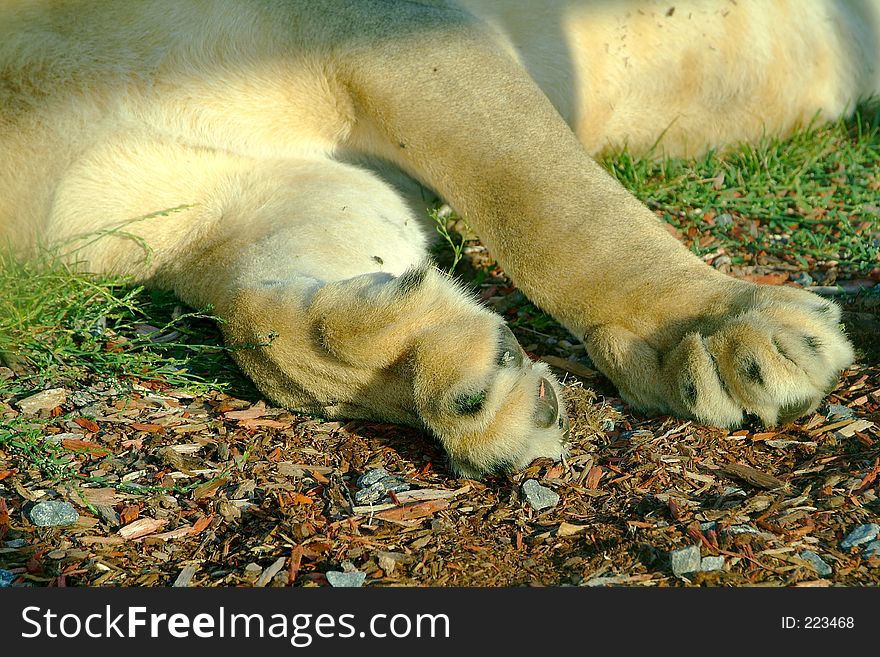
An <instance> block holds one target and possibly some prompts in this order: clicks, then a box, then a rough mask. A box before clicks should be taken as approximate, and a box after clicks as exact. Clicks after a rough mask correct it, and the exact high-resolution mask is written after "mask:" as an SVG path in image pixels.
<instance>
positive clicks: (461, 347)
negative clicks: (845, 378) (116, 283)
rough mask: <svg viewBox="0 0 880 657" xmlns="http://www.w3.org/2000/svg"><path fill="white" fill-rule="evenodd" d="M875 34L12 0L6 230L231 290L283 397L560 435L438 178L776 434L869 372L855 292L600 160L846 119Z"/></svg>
mask: <svg viewBox="0 0 880 657" xmlns="http://www.w3.org/2000/svg"><path fill="white" fill-rule="evenodd" d="M878 38H880V2H878V0H864V1H859V0H852V1H851V2H846V1H844V0H808V1H801V0H736V1H734V0H717V1H709V0H693V1H684V0H666V1H664V2H651V1H648V0H644V1H639V2H637V1H629V0H626V1H625V0H619V1H613V0H608V1H604V2H588V1H586V0H544V1H542V2H538V3H533V2H528V1H527V0H458V1H454V0H424V1H408V0H143V1H139V2H128V1H125V2H123V1H114V0H67V1H65V2H58V1H57V0H0V109H2V115H0V236H2V238H3V239H5V240H8V241H11V242H12V244H13V245H15V246H16V247H18V248H27V247H28V246H30V245H34V244H39V243H56V244H57V243H64V244H70V243H71V242H74V243H77V240H81V242H80V244H81V245H82V248H80V249H79V250H78V251H77V258H78V259H80V260H81V261H82V265H83V266H85V267H88V268H89V269H91V270H95V271H97V270H100V271H106V272H116V273H119V274H125V275H131V276H134V277H136V278H137V279H138V280H140V281H145V282H148V283H149V284H151V285H155V286H160V287H164V288H169V289H171V290H173V291H174V292H175V293H176V294H177V295H178V296H179V297H180V298H181V299H182V300H184V301H185V302H187V303H189V304H191V305H193V306H196V307H204V306H208V305H210V306H213V308H214V309H215V312H216V313H217V314H219V315H220V316H222V317H223V318H224V319H225V320H226V322H225V323H224V325H223V332H224V334H225V339H226V340H227V342H228V344H230V345H233V346H235V347H237V349H236V351H235V355H236V358H237V361H238V363H239V365H240V366H241V368H242V369H243V370H244V371H245V372H246V373H247V374H248V375H249V376H250V377H251V378H252V379H253V380H254V381H255V382H256V384H257V385H258V386H259V387H260V389H261V390H262V391H263V392H264V393H265V394H266V395H267V396H268V397H269V398H271V399H272V400H274V401H275V402H277V403H279V404H283V405H285V406H287V407H290V408H292V409H302V410H305V411H310V412H315V413H319V414H321V415H323V416H325V417H328V418H373V419H380V420H385V421H393V422H400V423H406V424H411V425H416V426H421V427H426V428H427V429H428V430H430V431H431V432H432V433H433V434H435V435H436V436H437V437H438V438H439V440H440V441H441V442H442V444H443V445H444V446H445V448H446V450H447V451H448V453H449V456H450V458H451V461H452V464H453V467H454V468H455V469H456V470H457V471H458V472H459V473H461V474H464V475H470V476H476V475H479V474H480V473H484V472H487V471H492V470H495V469H498V468H510V467H513V468H517V467H521V466H524V465H526V464H528V463H529V462H530V461H531V460H532V459H534V458H535V457H538V456H549V457H554V458H556V457H560V455H562V454H563V452H564V450H565V437H566V432H567V420H566V417H565V411H564V407H563V404H562V403H561V400H560V394H561V393H560V387H559V384H558V383H557V381H556V380H555V379H554V377H553V376H552V375H551V373H550V372H549V370H548V369H547V367H545V366H544V365H543V364H541V363H535V362H530V360H529V359H528V358H526V357H524V354H523V352H522V350H521V348H520V347H519V346H518V345H517V343H516V341H515V339H514V338H513V335H512V333H511V332H510V330H509V329H507V328H506V327H505V324H504V322H503V320H502V319H501V318H500V317H499V316H497V315H495V314H493V313H492V312H490V311H489V310H487V309H486V308H484V307H482V306H481V305H479V304H478V303H477V302H475V300H474V299H473V298H472V297H471V296H469V295H468V294H467V293H466V292H465V291H463V290H462V289H461V287H459V286H458V285H457V284H456V283H455V282H453V281H452V280H450V279H449V278H448V277H446V276H444V275H442V274H440V273H439V272H438V271H436V270H435V269H433V268H432V267H431V265H430V264H429V260H428V255H427V246H428V235H429V233H430V232H431V231H430V229H428V228H426V226H425V222H424V221H423V216H424V211H423V209H421V208H419V207H418V198H417V197H418V194H417V193H414V190H415V191H417V187H416V185H415V183H413V182H412V181H417V182H418V183H419V184H421V185H423V186H424V187H425V188H428V189H430V190H433V191H434V192H436V193H437V194H438V195H439V196H440V197H441V198H442V199H444V200H445V201H446V202H448V203H449V204H451V205H452V206H453V207H454V208H455V209H456V210H457V211H458V212H459V213H461V214H462V215H463V216H465V217H466V218H467V219H468V221H469V223H470V224H471V225H472V226H473V227H474V229H475V230H476V231H477V233H478V234H479V235H480V237H481V239H482V241H483V242H484V243H485V244H486V245H487V247H488V248H489V249H490V250H491V252H492V253H493V254H494V256H495V257H496V258H497V259H498V261H499V262H500V263H501V265H502V266H503V268H504V270H505V272H506V273H508V274H509V275H510V276H511V277H512V279H513V280H514V281H515V282H516V284H517V285H518V286H519V287H520V288H521V289H522V290H523V291H524V292H525V293H526V294H527V295H528V296H529V297H530V298H531V299H532V301H534V302H535V303H536V304H538V305H539V306H540V307H541V308H543V309H545V310H546V311H548V312H550V313H551V314H552V315H553V316H554V317H555V318H556V319H557V320H559V322H561V323H562V324H563V325H564V326H565V327H567V328H568V329H569V330H570V331H571V332H572V333H573V334H574V335H575V336H577V337H578V338H580V339H582V340H583V341H584V344H585V345H586V348H587V350H588V353H589V355H590V357H591V358H592V360H593V361H594V362H595V363H596V365H597V366H598V367H599V368H601V369H602V371H603V372H604V373H605V374H606V375H607V376H608V377H609V378H610V379H611V380H612V381H614V383H615V384H616V385H617V386H618V388H619V389H620V393H621V394H622V395H623V397H624V398H625V399H626V400H628V401H629V403H631V404H632V405H633V406H634V407H635V408H637V409H642V410H645V411H660V412H668V413H674V414H677V415H680V416H682V417H691V418H695V419H697V420H699V421H701V422H705V423H711V424H716V425H720V426H733V425H736V424H737V423H739V422H741V421H742V420H743V418H744V416H745V414H752V415H754V416H757V417H759V418H760V419H761V420H762V421H763V422H764V423H766V424H768V425H773V424H776V423H781V422H785V421H786V420H788V419H791V418H795V417H797V416H799V415H801V414H803V413H806V412H808V411H810V410H812V409H814V408H815V407H816V405H817V404H818V403H819V401H820V400H821V399H822V397H823V396H824V395H825V394H826V392H827V391H828V390H829V389H830V388H831V387H833V386H834V384H835V381H836V380H837V376H838V375H839V373H840V371H841V370H842V369H843V368H845V367H846V366H847V365H848V364H850V362H851V360H852V358H853V352H852V349H851V347H850V345H849V343H848V342H847V340H846V338H845V337H844V335H843V334H842V333H841V331H840V329H839V328H838V319H839V311H838V309H837V308H836V307H835V306H834V304H832V303H830V302H828V301H826V300H823V299H821V298H819V297H817V296H814V295H812V294H809V293H806V292H804V291H801V290H798V289H794V288H789V287H764V286H759V285H754V284H751V283H747V282H743V281H739V280H735V279H733V278H730V277H727V276H725V275H723V274H721V273H719V272H717V271H715V270H713V269H712V268H710V267H709V266H707V265H705V264H704V263H703V262H701V261H700V260H699V259H697V258H696V257H694V256H693V255H692V254H690V253H689V252H688V251H687V250H686V249H685V248H683V247H682V246H681V245H680V244H679V243H678V242H677V241H676V240H675V239H674V238H673V237H671V236H670V235H669V234H668V233H667V232H666V231H665V230H664V229H663V228H662V226H661V224H660V222H659V221H658V219H657V218H656V217H655V216H654V214H653V213H652V212H650V211H649V210H648V209H646V208H645V207H644V206H643V205H642V204H641V203H639V202H638V201H636V200H635V198H633V197H632V196H631V195H630V194H629V193H628V192H627V191H626V190H624V189H623V188H622V187H621V186H620V185H619V184H618V183H616V182H615V181H614V180H613V179H612V178H611V177H610V176H609V175H608V174H607V173H606V172H605V171H604V170H603V169H601V168H600V167H599V166H598V165H597V164H596V163H595V162H594V161H593V160H592V159H591V158H590V155H589V154H590V153H595V152H597V151H601V150H602V149H604V148H607V147H615V146H619V145H623V144H626V145H628V146H629V148H631V149H633V150H635V151H644V150H646V149H648V148H650V147H652V146H653V145H655V144H658V152H665V153H692V152H697V151H699V150H701V149H704V148H706V147H709V146H713V147H716V146H723V145H725V144H730V143H732V142H736V141H738V140H745V139H752V138H756V137H759V136H761V135H763V134H765V133H783V132H785V131H787V130H790V129H792V128H793V127H794V126H796V125H798V124H800V123H804V122H807V121H809V120H810V119H812V118H813V117H814V116H816V115H817V114H818V115H819V116H820V117H823V118H828V119H830V118H834V117H838V116H840V115H842V114H843V113H845V112H846V111H848V110H850V109H852V108H853V107H854V105H855V104H856V102H857V101H858V100H859V99H860V98H862V97H865V96H868V95H869V94H872V93H876V92H878V91H880V55H878V45H877V44H878ZM172 208H173V209H175V210H174V211H172V212H162V211H164V210H168V209H172ZM96 236H103V237H101V239H95V237H96ZM645 256H649V257H647V258H646V257H645ZM646 263H649V264H646Z"/></svg>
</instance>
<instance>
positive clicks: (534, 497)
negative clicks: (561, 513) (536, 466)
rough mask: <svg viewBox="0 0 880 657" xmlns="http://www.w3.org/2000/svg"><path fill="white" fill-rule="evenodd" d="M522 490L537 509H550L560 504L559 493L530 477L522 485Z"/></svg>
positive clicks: (527, 499) (530, 503)
mask: <svg viewBox="0 0 880 657" xmlns="http://www.w3.org/2000/svg"><path fill="white" fill-rule="evenodd" d="M522 492H523V495H525V498H526V501H527V502H528V503H529V505H530V506H531V507H532V508H533V509H534V510H535V511H541V510H543V509H550V508H552V507H554V506H556V505H557V504H559V495H557V494H556V493H555V492H553V491H552V490H550V489H549V488H547V487H546V486H542V485H541V484H539V483H538V482H537V481H535V480H534V479H529V480H527V481H526V482H525V483H523V485H522Z"/></svg>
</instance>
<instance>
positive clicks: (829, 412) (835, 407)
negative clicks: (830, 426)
mask: <svg viewBox="0 0 880 657" xmlns="http://www.w3.org/2000/svg"><path fill="white" fill-rule="evenodd" d="M855 416H856V413H855V411H854V410H853V409H851V408H850V407H849V406H842V405H840V404H828V408H826V409H825V417H826V418H828V419H829V420H848V419H850V418H851V417H855Z"/></svg>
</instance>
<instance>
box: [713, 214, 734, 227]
mask: <svg viewBox="0 0 880 657" xmlns="http://www.w3.org/2000/svg"><path fill="white" fill-rule="evenodd" d="M732 223H733V217H732V216H731V215H729V214H727V213H726V212H725V213H724V214H719V215H718V216H717V217H715V225H716V226H730V225H731V224H732Z"/></svg>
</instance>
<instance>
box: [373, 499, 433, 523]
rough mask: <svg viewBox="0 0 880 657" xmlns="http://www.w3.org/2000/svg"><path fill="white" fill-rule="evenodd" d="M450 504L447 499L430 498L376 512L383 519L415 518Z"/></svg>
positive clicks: (376, 515)
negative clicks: (425, 500)
mask: <svg viewBox="0 0 880 657" xmlns="http://www.w3.org/2000/svg"><path fill="white" fill-rule="evenodd" d="M448 506H449V502H447V501H446V500H429V501H427V502H419V503H418V504H409V505H407V506H401V507H397V508H394V509H388V510H386V511H380V512H379V513H376V514H375V517H376V518H381V519H382V520H415V519H417V518H424V517H425V516H429V515H431V514H433V513H436V512H437V511H441V510H442V509H445V508H446V507H448Z"/></svg>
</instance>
